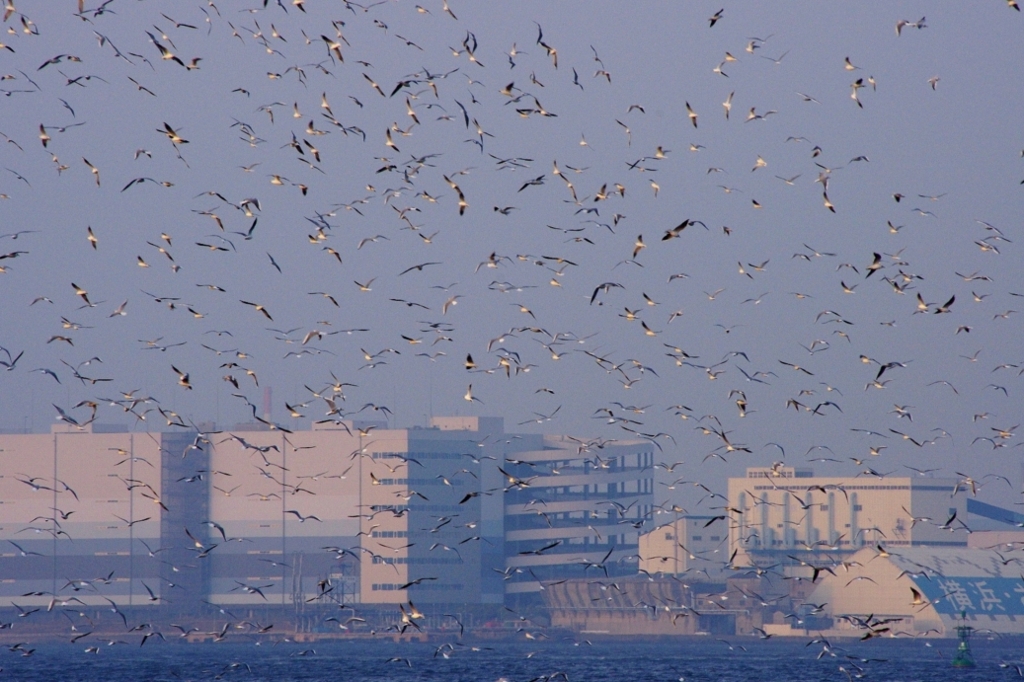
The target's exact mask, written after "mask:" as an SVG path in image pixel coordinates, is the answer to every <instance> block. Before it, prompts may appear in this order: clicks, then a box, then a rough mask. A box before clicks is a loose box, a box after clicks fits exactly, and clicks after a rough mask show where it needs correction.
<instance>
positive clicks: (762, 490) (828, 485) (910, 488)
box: [728, 467, 969, 566]
mask: <svg viewBox="0 0 1024 682" xmlns="http://www.w3.org/2000/svg"><path fill="white" fill-rule="evenodd" d="M966 500H967V491H966V490H965V488H964V487H963V486H961V485H959V484H958V481H957V479H952V478H930V477H921V476H916V477H910V476H902V477H901V476H885V477H875V476H872V477H869V476H858V477H853V478H850V477H816V476H814V474H813V472H812V471H811V470H809V469H797V468H793V467H768V468H749V469H747V471H746V477H744V478H730V479H729V504H728V507H729V513H730V527H729V554H730V556H732V555H733V553H734V552H735V556H734V557H733V560H732V564H733V565H734V566H756V565H764V566H766V565H771V564H782V565H787V564H789V565H792V564H794V563H797V564H798V563H799V562H800V561H801V559H794V556H800V557H805V556H813V555H815V554H819V555H828V556H829V557H833V558H839V559H841V558H845V557H847V556H849V555H851V554H853V553H855V552H856V551H858V550H859V549H861V548H862V547H869V546H875V545H879V544H882V545H884V546H886V547H888V548H890V549H895V548H903V547H917V546H928V547H933V548H937V547H966V546H967V536H968V534H969V531H968V529H967V527H966V526H965V525H964V523H963V519H966V517H967V506H966Z"/></svg>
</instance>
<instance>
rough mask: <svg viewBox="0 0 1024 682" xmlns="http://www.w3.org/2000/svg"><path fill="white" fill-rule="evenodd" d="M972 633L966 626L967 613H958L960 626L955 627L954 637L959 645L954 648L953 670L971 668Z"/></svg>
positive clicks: (972, 660)
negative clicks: (958, 641)
mask: <svg viewBox="0 0 1024 682" xmlns="http://www.w3.org/2000/svg"><path fill="white" fill-rule="evenodd" d="M973 631H974V628H972V627H971V626H970V625H968V624H967V612H966V611H961V612H960V625H957V626H956V636H957V639H959V640H960V644H958V645H957V647H956V655H955V656H953V667H954V668H973V667H974V656H972V655H971V641H970V640H971V633H972V632H973Z"/></svg>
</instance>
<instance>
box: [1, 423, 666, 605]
mask: <svg viewBox="0 0 1024 682" xmlns="http://www.w3.org/2000/svg"><path fill="white" fill-rule="evenodd" d="M651 449H652V446H651V444H650V443H649V442H647V441H635V442H624V441H618V442H601V443H598V442H596V441H595V442H593V443H588V442H585V441H581V440H579V439H574V438H569V437H551V436H543V435H539V434H507V433H505V430H504V424H503V420H502V419H500V418H493V417H439V418H434V419H433V420H432V421H431V422H430V424H429V426H427V427H415V428H402V429H398V428H390V429H389V428H387V424H386V423H384V422H372V421H339V422H325V423H322V424H316V425H314V427H313V428H312V429H311V430H308V431H295V432H289V431H284V430H281V429H272V428H267V427H266V426H265V425H264V424H242V425H237V426H236V427H234V428H231V429H225V430H216V429H213V428H212V427H210V428H209V429H205V428H204V430H203V431H202V432H199V431H187V430H181V431H178V432H165V433H146V432H143V433H138V432H135V433H129V432H127V431H126V430H116V429H114V428H111V427H108V428H106V429H104V428H102V427H100V426H99V425H95V424H93V425H90V426H88V427H85V428H78V427H75V426H71V425H64V424H61V425H58V426H55V427H54V428H53V430H52V432H51V433H49V434H0V545H2V546H0V606H13V605H15V604H16V605H17V606H18V607H22V608H30V607H50V608H52V607H53V605H54V604H55V603H58V602H61V601H66V603H67V604H81V605H89V606H103V605H108V604H109V605H117V606H162V607H164V610H166V611H168V612H174V611H176V610H182V611H187V610H190V609H192V610H194V609H196V608H217V609H221V610H228V611H232V612H234V611H238V610H248V611H247V612H252V610H253V609H259V608H264V607H267V608H270V607H281V606H285V607H294V608H295V609H296V610H297V611H301V610H302V609H304V608H306V606H305V605H317V604H325V603H326V604H328V605H330V606H332V607H334V605H336V604H345V605H348V604H402V603H405V602H409V601H412V602H415V603H417V604H429V603H465V604H500V603H502V602H503V601H504V599H505V597H506V594H516V593H529V592H537V591H540V590H541V589H542V588H543V585H542V581H545V580H557V579H560V578H566V577H581V576H583V577H586V576H596V575H601V576H604V575H623V574H635V573H636V570H637V561H638V553H637V543H638V537H639V533H640V530H641V529H642V526H643V522H644V519H645V518H646V516H647V515H649V513H650V511H651V505H652V503H653V499H652V490H653V477H652V475H651V474H650V472H651V465H652V457H653V455H652V453H651ZM202 604H206V605H207V606H206V607H203V606H202ZM115 608H116V607H115Z"/></svg>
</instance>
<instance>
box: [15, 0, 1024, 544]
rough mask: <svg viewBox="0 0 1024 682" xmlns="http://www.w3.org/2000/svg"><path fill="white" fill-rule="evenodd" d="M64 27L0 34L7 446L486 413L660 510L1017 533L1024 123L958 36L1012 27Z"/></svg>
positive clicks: (336, 5) (64, 7)
mask: <svg viewBox="0 0 1024 682" xmlns="http://www.w3.org/2000/svg"><path fill="white" fill-rule="evenodd" d="M59 4H60V6H57V5H58V4H57V3H54V4H52V5H51V4H50V3H43V4H40V3H35V4H33V3H28V2H26V0H19V1H18V2H17V3H16V2H14V1H13V0H6V2H5V4H4V8H3V29H4V32H3V35H0V94H2V95H4V97H3V98H2V99H0V112H2V114H0V168H2V170H0V287H2V291H3V302H4V303H3V311H4V316H3V317H4V320H5V324H4V325H3V326H2V327H0V366H2V367H3V369H4V370H5V371H4V372H0V381H2V382H3V384H2V385H3V387H4V390H3V395H2V396H0V406H2V411H3V413H4V417H3V419H4V420H5V422H6V423H5V426H8V427H21V426H25V425H26V424H29V423H32V424H35V423H36V422H34V421H33V420H35V419H39V418H40V416H45V419H46V420H47V421H48V420H49V419H50V418H51V417H54V418H56V419H57V420H60V421H63V422H67V423H69V424H72V425H78V426H85V425H88V424H90V423H92V422H93V421H99V422H104V421H117V422H122V423H126V424H127V425H128V426H129V427H130V428H132V429H133V430H150V429H152V430H161V429H180V428H194V427H195V426H196V425H197V424H198V423H200V422H206V421H211V419H212V418H213V417H214V416H216V421H217V422H218V423H222V424H223V423H230V422H233V421H242V420H246V419H252V420H257V421H263V422H265V423H266V424H267V425H269V426H270V427H272V428H280V429H282V430H293V429H296V428H306V427H308V424H309V423H311V422H320V421H339V420H343V419H359V418H364V417H368V416H374V417H378V418H379V417H381V416H382V415H383V416H385V417H387V418H392V419H395V420H396V421H399V422H401V423H404V424H409V423H413V422H415V421H417V420H418V419H419V418H420V417H421V416H423V414H424V413H425V412H427V411H428V410H429V411H430V412H431V413H433V412H435V411H440V412H448V413H451V412H458V411H462V410H465V411H467V412H470V413H481V414H502V415H509V418H510V421H511V422H513V423H515V424H517V425H518V426H519V427H527V428H543V429H545V430H561V431H582V432H597V433H598V434H599V435H600V437H602V438H604V439H607V440H611V439H615V438H630V439H635V438H640V439H646V440H648V441H650V442H652V443H653V444H655V446H656V447H657V449H658V450H659V452H660V458H661V459H662V461H661V462H660V463H659V465H658V468H659V469H664V472H663V473H659V477H660V478H659V481H658V484H657V491H656V498H657V501H658V502H659V503H662V502H663V503H664V504H659V510H665V509H668V510H676V511H678V510H680V509H683V507H680V506H679V504H680V503H681V504H683V505H684V506H685V507H687V508H688V509H687V510H688V511H693V512H700V511H705V510H704V509H702V508H698V507H696V506H695V505H694V501H695V500H696V499H697V498H698V496H703V494H704V492H705V491H707V490H709V489H716V488H717V489H721V488H722V487H723V483H724V479H725V477H726V476H728V475H740V474H741V472H742V469H743V467H744V466H752V465H757V466H766V465H772V466H781V465H782V464H783V463H784V464H786V465H795V466H807V465H815V464H816V465H817V466H818V467H819V469H821V470H823V471H829V472H834V473H836V475H863V476H876V477H883V476H887V475H895V474H897V473H898V474H900V475H915V476H916V475H922V476H925V475H936V476H950V477H957V478H958V479H959V480H960V481H961V484H962V485H963V486H966V487H969V488H970V489H971V492H972V494H979V495H981V494H984V495H986V496H987V497H988V499H992V500H995V501H997V502H1001V503H1003V504H1007V505H1009V504H1014V503H1016V502H1018V501H1019V499H1018V498H1019V495H1018V492H1017V490H1015V489H1014V485H1015V484H1014V483H1013V482H1011V480H1010V479H1011V478H1012V479H1014V480H1016V479H1017V478H1018V477H1019V476H1018V475H1019V461H1020V460H1019V452H1020V451H1018V450H1016V449H1015V448H1016V447H1017V446H1019V445H1021V444H1022V443H1024V441H1021V440H1019V439H1018V438H1017V429H1018V428H1019V425H1020V424H1019V423H1020V421H1021V419H1020V416H1021V413H1020V409H1019V399H1018V397H1017V394H1016V392H1017V391H1019V390H1020V382H1021V379H1020V377H1021V376H1022V375H1024V357H1022V351H1021V347H1020V344H1019V343H1017V342H1016V340H1017V339H1018V338H1020V322H1019V320H1020V319H1021V318H1020V314H1021V313H1020V312H1018V310H1021V311H1024V308H1021V306H1022V305H1024V301H1022V300H1021V298H1022V297H1024V278H1022V276H1021V274H1020V273H1021V269H1020V268H1019V267H1018V265H1019V262H1020V260H1019V239H1020V234H1019V226H1018V225H1017V224H1016V221H1017V220H1019V218H1018V215H1017V213H1018V212H1016V211H1015V210H1014V209H1015V208H1016V205H1017V202H1018V199H1017V196H1016V195H1015V194H1014V192H1019V191H1024V190H1022V189H1021V188H1020V185H1021V184H1022V182H1024V181H1022V180H1021V178H1022V177H1024V159H1022V158H1021V157H1022V156H1024V152H1021V151H1020V149H1021V146H1022V141H1021V139H1020V136H1019V131H1018V130H1016V129H1015V127H1014V125H1013V123H1014V120H1013V117H1012V115H1010V114H1007V116H1005V117H1004V119H1000V120H995V119H992V118H990V112H988V111H987V110H984V109H983V108H982V107H980V106H975V105H974V104H972V103H971V102H969V101H968V100H970V99H971V98H972V97H973V98H975V99H980V100H982V101H988V100H987V99H986V98H991V97H995V96H996V95H995V93H998V97H999V98H1010V100H1011V101H1010V103H1009V104H1006V103H1004V102H1002V101H1000V103H999V106H1004V107H1006V111H1007V112H1014V111H1016V110H1017V105H1019V104H1020V102H1019V101H1017V100H1013V99H1012V98H1014V97H1017V94H1016V93H1013V92H1010V93H1006V92H1003V91H1002V86H1001V84H1000V83H999V82H998V79H996V78H995V77H994V76H992V75H991V74H981V75H978V74H977V73H968V72H966V71H964V70H962V69H960V68H957V66H956V64H955V63H954V62H953V61H951V59H950V58H947V55H946V52H945V49H946V48H945V45H944V44H943V43H942V41H943V40H952V39H956V40H963V41H966V42H967V44H968V45H972V46H975V45H977V46H979V47H978V52H979V54H980V55H984V54H987V53H986V52H985V50H983V49H982V48H981V44H984V47H985V49H999V50H1005V52H1006V53H1007V54H1010V55H1015V54H1017V53H1018V52H1019V50H1018V49H1017V47H1016V46H1013V45H1009V44H1003V43H1001V42H1000V41H1001V40H1003V38H1004V36H1006V35H1012V34H1007V33H1006V31H1012V27H1013V26H1015V21H1016V20H1018V14H1017V12H1018V11H1019V8H1018V7H1017V6H1016V3H1015V2H1014V1H1013V0H1010V1H1009V3H1008V5H1009V10H1010V12H1009V14H1008V15H1006V14H1002V12H1005V8H1001V7H999V5H1000V4H1001V3H997V2H993V3H987V4H986V7H985V8H984V10H981V9H980V8H979V11H983V12H984V13H985V16H986V17H987V16H989V15H991V17H993V18H991V19H990V21H992V22H994V23H998V24H1000V26H998V27H997V28H996V29H993V30H994V31H995V33H994V35H987V34H982V33H981V32H972V29H973V24H970V21H973V20H974V16H973V15H972V16H970V17H963V16H945V15H942V13H941V12H939V13H938V14H937V15H936V16H930V17H928V18H927V19H926V18H925V17H921V18H920V19H917V20H910V19H907V18H905V17H903V16H892V17H885V16H875V15H872V16H870V17H867V16H865V17H859V19H863V20H864V22H865V23H866V24H867V27H866V28H865V27H857V28H856V30H855V31H854V30H852V29H851V31H850V32H849V33H845V32H844V30H843V29H842V28H841V27H836V26H832V25H829V26H825V24H828V23H829V22H830V21H831V20H832V19H831V18H830V17H829V16H826V15H827V14H828V12H829V11H831V10H828V9H823V8H816V9H815V11H814V12H811V13H810V15H809V16H804V15H800V16H796V15H795V14H793V15H790V16H786V15H785V14H783V15H777V14H775V13H773V14H771V15H770V16H768V15H766V16H757V15H756V14H751V13H748V14H744V12H742V11H740V9H739V8H723V9H719V10H718V11H717V12H713V13H709V14H708V16H703V14H702V12H703V11H702V12H701V13H695V12H696V11H697V9H698V8H695V7H686V8H678V9H677V10H673V12H672V13H668V14H667V13H666V12H665V11H664V10H663V9H662V10H653V9H645V8H632V9H631V8H623V7H620V6H618V5H609V6H606V7H604V8H603V11H604V13H605V14H606V15H607V16H611V17H614V18H615V21H608V22H606V23H600V22H598V21H597V18H596V15H594V16H589V15H588V16H585V17H576V16H572V17H570V16H568V14H567V13H568V12H569V10H567V9H563V8H558V9H554V8H550V7H546V6H537V7H532V9H533V10H535V16H527V15H528V14H529V13H528V12H519V11H517V10H515V9H513V8H511V7H488V8H487V9H485V8H483V7H479V6H475V5H474V6H472V7H470V6H465V7H462V6H459V3H455V2H448V0H429V1H426V0H424V2H423V4H421V5H417V4H413V3H409V4H405V3H397V2H392V1H388V0H384V1H383V2H372V3H356V2H350V1H348V0H337V1H330V2H328V1H326V0H324V1H316V2H314V0H290V1H289V2H285V1H284V0H276V1H274V0H262V2H261V1H259V0H256V1H254V2H251V3H250V4H251V6H250V7H246V8H244V9H241V10H240V9H238V8H237V7H235V6H231V7H228V6H224V4H223V3H219V2H214V1H213V0H203V1H199V0H197V1H196V2H192V3H160V2H152V1H151V2H146V3H129V2H127V1H125V0H105V1H103V2H100V3H98V4H93V3H89V2H86V0H79V2H78V4H77V7H69V6H68V4H67V3H59ZM16 5H17V6H16ZM23 5H24V6H25V7H24V8H23ZM28 5H31V6H30V7H29V6H28ZM989 5H994V6H995V7H994V8H993V7H990V6H989ZM715 9H717V8H715ZM940 9H942V8H940ZM997 10H998V12H997ZM1014 10H1017V11H1014ZM711 11H713V10H711ZM819 11H820V12H822V15H821V16H817V15H816V13H817V12H819ZM957 11H959V10H957ZM954 14H955V13H954ZM833 18H834V17H833ZM846 19H849V17H846ZM969 20H970V21H969ZM805 22H809V23H810V24H815V23H816V22H817V23H819V24H821V25H820V26H812V27H811V28H813V31H812V30H810V29H809V28H808V26H806V25H805ZM958 22H960V24H964V25H960V24H958ZM964 22H966V24H965V23H964ZM1003 24H1005V25H1007V28H1004V27H1003V26H1002V25H1003ZM641 26H642V27H643V30H645V31H650V32H651V35H652V36H653V37H654V38H657V39H651V40H647V41H641V43H642V44H634V43H632V42H630V41H631V40H633V39H634V38H635V35H638V34H637V33H636V31H639V30H640V29H639V27H641ZM755 26H760V27H761V28H758V29H755V28H754V27H755ZM893 27H895V30H893ZM626 29H630V30H626ZM633 29H635V30H633ZM819 29H820V30H821V31H822V32H823V36H824V37H822V36H819V35H818V34H817V32H818V31H819ZM858 31H859V33H858ZM958 31H959V32H958ZM680 35H682V36H683V37H684V41H685V43H686V45H677V44H672V45H671V46H670V47H668V48H664V47H659V45H662V43H661V41H660V39H661V38H665V39H671V40H672V41H676V40H678V39H679V36H680ZM940 36H941V38H940ZM950 36H952V37H950ZM965 36H966V37H965ZM627 37H628V39H627ZM664 50H667V51H668V53H669V57H670V58H671V59H672V60H678V63H672V61H668V62H665V61H660V59H661V58H662V57H664V56H665V55H663V54H662V52H663V51H664ZM1015 50H1016V52H1015ZM918 53H919V54H918ZM970 58H971V59H982V58H983V57H982V56H971V57H970ZM965 59H966V57H965ZM977 63H980V62H974V61H972V62H970V64H971V65H972V66H973V65H975V64H977ZM932 69H938V70H939V74H936V73H934V71H932ZM947 93H949V94H947ZM744 112H745V113H744ZM904 118H907V119H908V120H909V122H908V121H904V120H903V119H904ZM958 153H963V154H966V156H965V157H961V158H958V159H957V161H955V162H951V161H950V159H949V158H948V155H953V154H958ZM971 154H973V156H971ZM267 386H273V387H274V389H275V402H274V404H273V411H272V414H270V415H268V414H264V413H263V412H262V411H261V409H260V408H259V407H258V405H259V403H260V399H259V396H260V395H261V393H262V392H263V390H264V389H265V388H266V387H267ZM332 389H334V390H332ZM282 393H283V394H284V396H285V397H284V398H280V397H279V396H281V395H282ZM51 405H52V409H51ZM360 406H361V407H360ZM19 420H24V421H23V422H20V423H19ZM677 467H682V468H681V469H680V471H676V468H677ZM908 472H909V474H908ZM680 473H681V474H682V475H680ZM72 483H73V482H72ZM983 488H984V489H986V490H985V492H984V493H983V492H982V489H983ZM989 493H990V494H989ZM719 497H720V496H719ZM714 499H715V496H714V495H712V496H711V502H710V503H709V504H712V505H713V504H714ZM658 521H659V519H658V518H654V519H651V525H652V526H653V525H655V524H656V523H657V522H658Z"/></svg>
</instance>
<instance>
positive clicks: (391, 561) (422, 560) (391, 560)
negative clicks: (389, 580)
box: [373, 556, 464, 566]
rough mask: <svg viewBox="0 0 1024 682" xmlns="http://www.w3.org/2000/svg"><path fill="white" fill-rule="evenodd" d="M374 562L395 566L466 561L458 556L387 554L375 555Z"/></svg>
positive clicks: (442, 564)
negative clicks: (392, 555)
mask: <svg viewBox="0 0 1024 682" xmlns="http://www.w3.org/2000/svg"><path fill="white" fill-rule="evenodd" d="M373 563H375V564H385V565H387V566H394V565H395V564H407V565H410V566H450V565H452V564H462V563H464V562H463V561H462V559H459V558H458V557H456V558H454V559H448V558H446V557H432V556H426V557H405V556H396V557H385V556H375V557H373Z"/></svg>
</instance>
